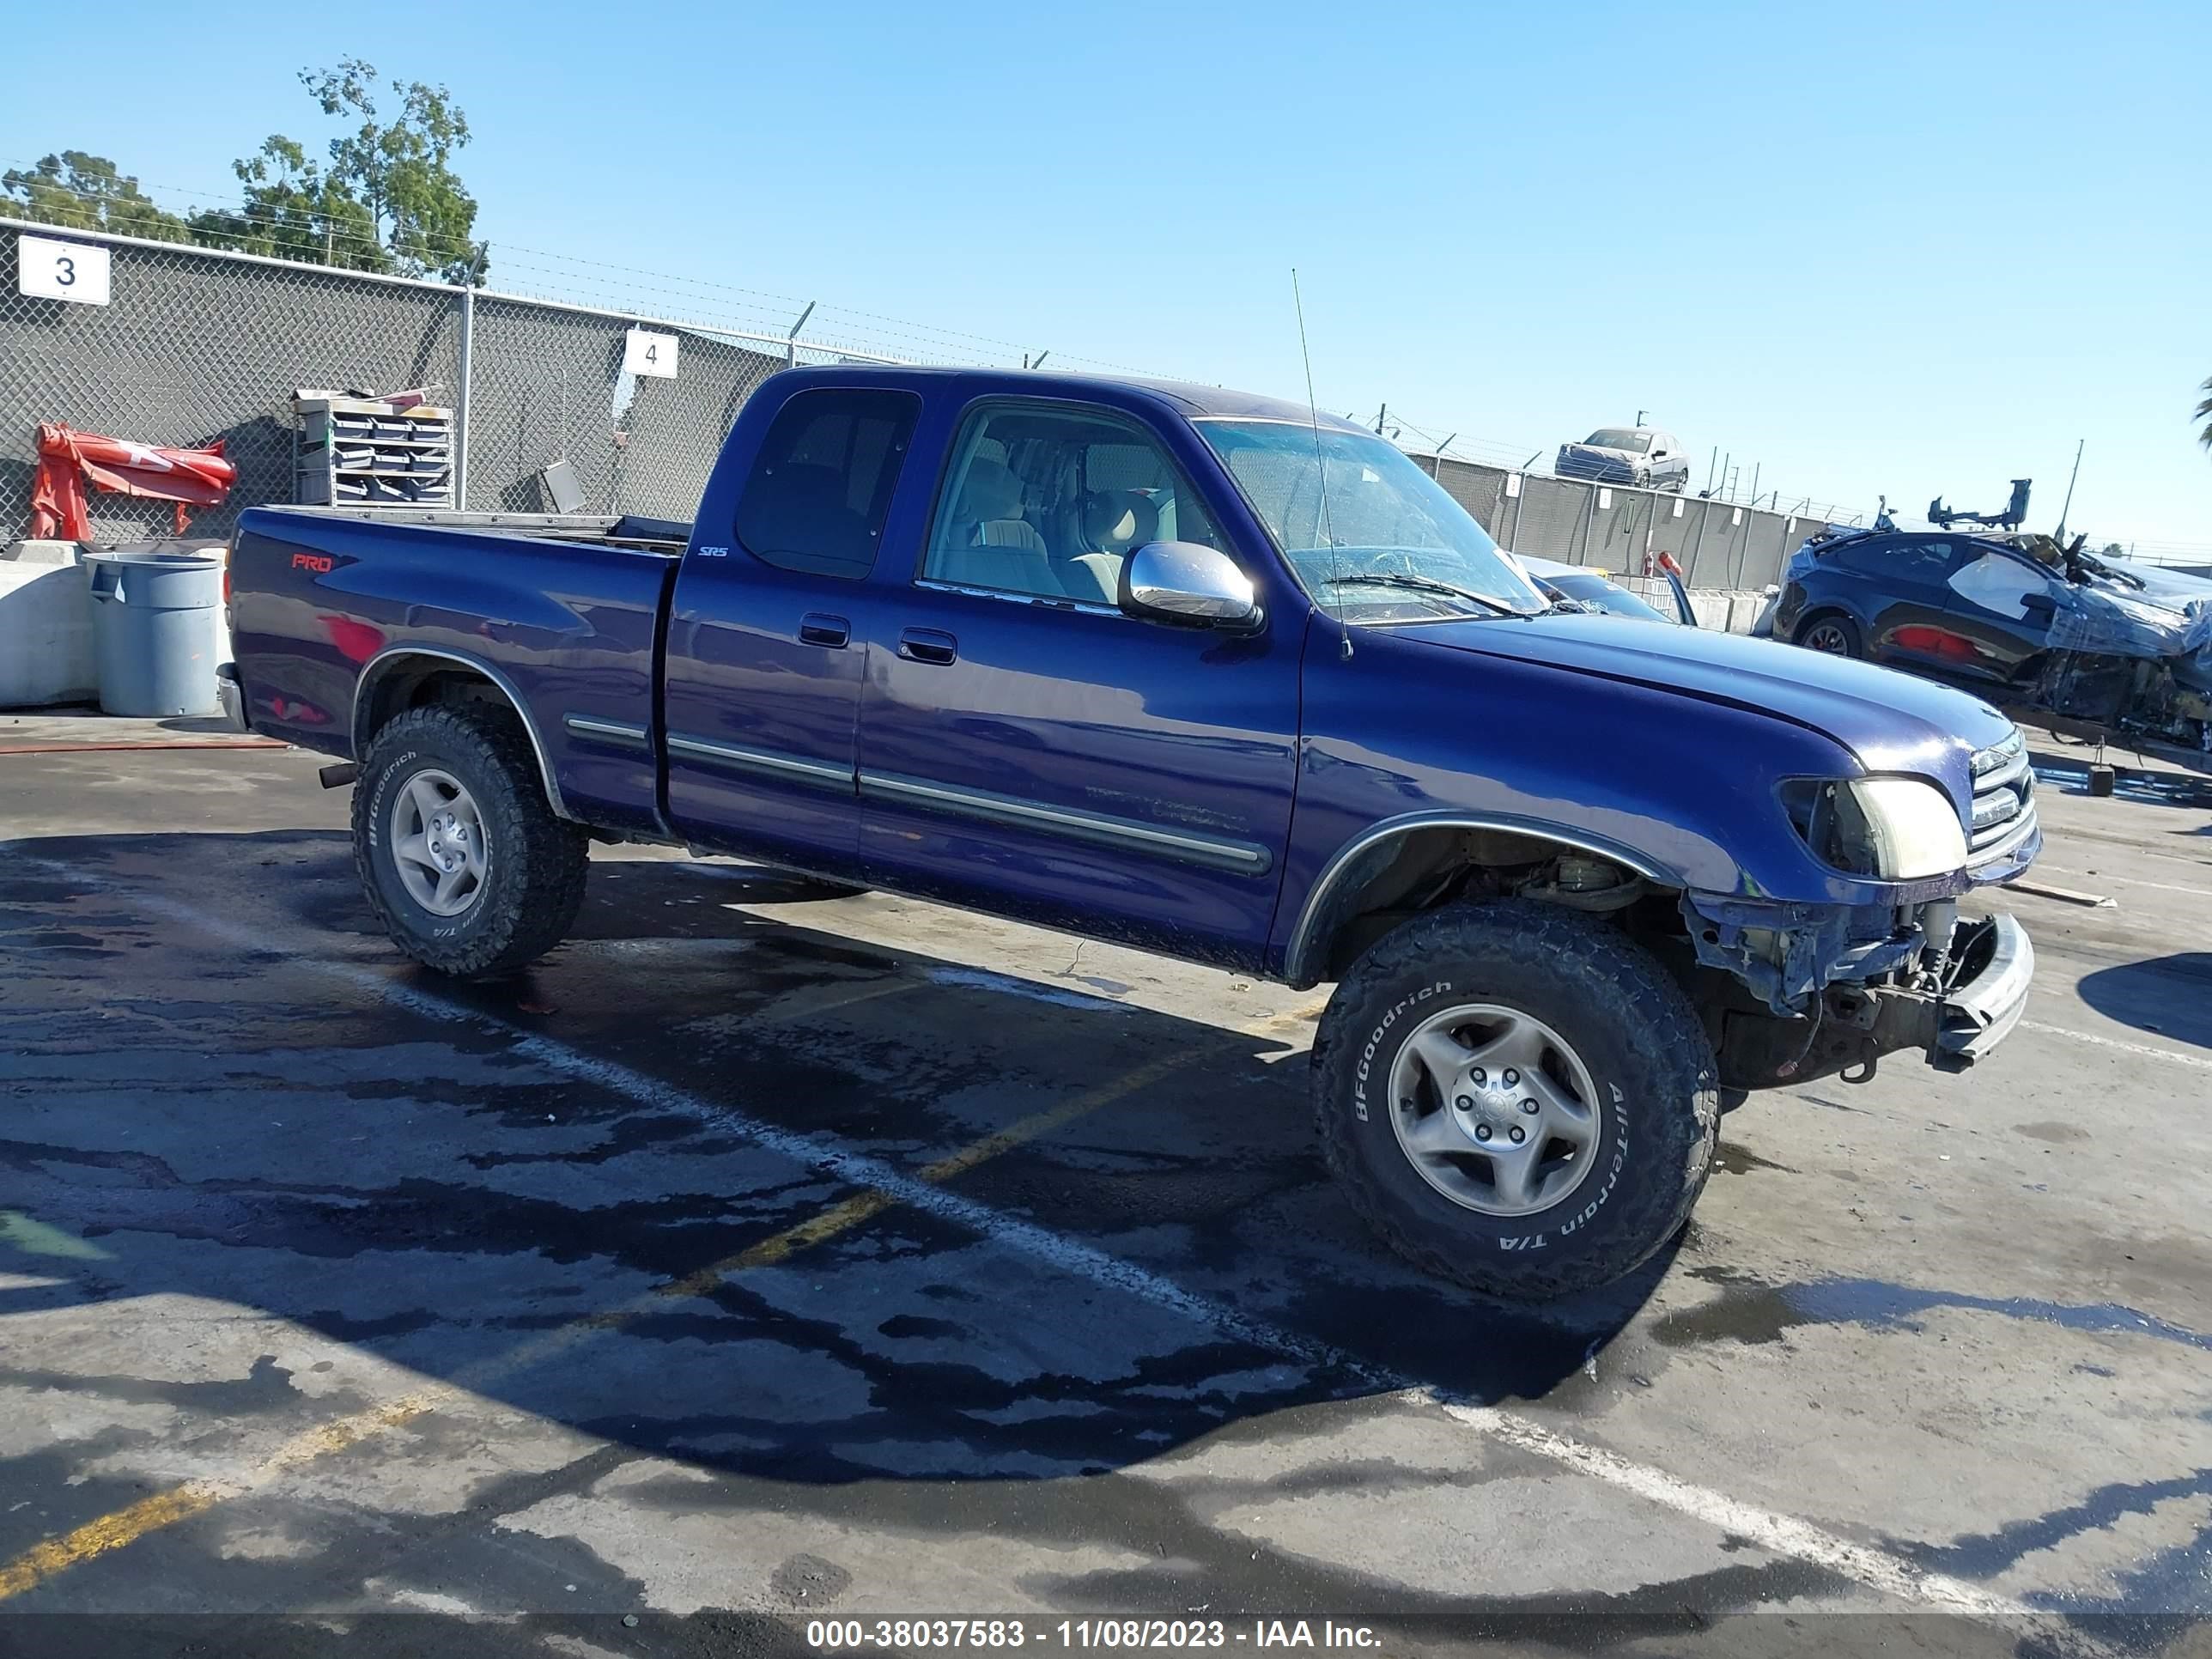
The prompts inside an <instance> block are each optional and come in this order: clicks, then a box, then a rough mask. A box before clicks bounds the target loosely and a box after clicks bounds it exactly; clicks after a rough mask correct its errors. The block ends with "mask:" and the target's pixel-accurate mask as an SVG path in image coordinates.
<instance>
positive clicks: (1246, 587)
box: [1115, 542, 1261, 633]
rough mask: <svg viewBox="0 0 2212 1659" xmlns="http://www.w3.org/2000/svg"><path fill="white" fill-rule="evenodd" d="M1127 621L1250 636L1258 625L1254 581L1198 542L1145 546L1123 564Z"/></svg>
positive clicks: (1121, 595) (1121, 598)
mask: <svg viewBox="0 0 2212 1659" xmlns="http://www.w3.org/2000/svg"><path fill="white" fill-rule="evenodd" d="M1115 601H1116V603H1117V604H1119V605H1120V606H1121V611H1122V613H1123V614H1124V615H1126V616H1131V617H1138V618H1139V619H1141V620H1142V621H1145V622H1158V623H1173V624H1176V625H1178V626H1181V627H1184V628H1214V629H1223V630H1225V631H1226V632H1229V633H1249V632H1251V631H1253V630H1254V629H1257V628H1258V627H1259V626H1260V623H1261V615H1260V602H1259V599H1257V597H1256V596H1255V594H1254V593H1253V592H1252V579H1251V578H1250V577H1249V576H1247V575H1246V574H1244V573H1243V571H1241V570H1239V569H1238V568H1237V566H1236V564H1235V563H1234V562H1232V561H1231V559H1230V557H1229V556H1228V555H1227V554H1225V553H1222V552H1219V551H1218V550H1215V549H1213V548H1211V547H1207V546H1206V545H1204V544H1201V543H1198V542H1146V544H1144V545H1143V546H1142V547H1139V548H1137V549H1135V550H1133V551H1132V552H1131V553H1130V554H1129V556H1128V557H1127V558H1125V559H1124V560H1122V561H1121V587H1120V592H1118V593H1117V594H1116V595H1115Z"/></svg>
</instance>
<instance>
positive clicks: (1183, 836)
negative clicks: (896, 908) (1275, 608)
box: [860, 399, 1300, 968]
mask: <svg viewBox="0 0 2212 1659" xmlns="http://www.w3.org/2000/svg"><path fill="white" fill-rule="evenodd" d="M1170 540H1181V541H1188V542H1201V543H1205V544H1208V545H1211V546H1214V547H1218V548H1221V549H1222V550H1224V551H1231V550H1230V549H1229V548H1228V547H1227V545H1226V543H1225V538H1223V537H1222V535H1221V532H1219V530H1218V527H1217V523H1216V520H1215V519H1214V516H1213V515H1212V513H1208V512H1207V510H1206V507H1205V505H1204V504H1203V503H1202V502H1201V501H1199V499H1198V498H1197V496H1196V495H1195V493H1194V491H1193V489H1191V488H1190V486H1189V484H1188V482H1187V481H1186V479H1185V477H1184V476H1183V474H1182V471H1181V470H1180V469H1178V468H1177V467H1176V466H1175V465H1173V463H1172V462H1171V461H1170V458H1169V456H1168V454H1167V453H1166V450H1165V448H1164V446H1163V445H1162V444H1161V443H1160V441H1158V438H1157V436H1156V435H1154V434H1152V432H1151V431H1150V430H1149V429H1147V428H1145V427H1143V426H1141V425H1139V423H1138V422H1136V421H1135V420H1134V419H1133V418H1132V417H1130V416H1126V415H1123V414H1121V413H1119V412H1117V411H1113V410H1106V409H1103V408H1099V407H1097V406H1094V405H1090V404H1072V403H1061V402H1044V401H1037V400H1006V399H1002V400H996V401H992V402H987V403H984V404H979V405H978V406H977V407H976V408H975V409H974V410H971V411H970V412H969V415H968V416H967V417H966V418H965V420H964V421H963V424H962V427H961V430H960V432H959V435H958V436H957V438H956V440H955V441H954V444H953V447H952V450H951V463H950V465H949V466H948V467H947V469H946V471H945V478H944V481H943V483H942V484H941V486H940V493H939V500H938V502H937V507H936V510H935V513H934V514H933V520H932V522H931V526H930V529H929V532H928V535H927V540H926V543H925V546H924V550H923V555H922V558H921V565H920V568H919V569H918V571H917V573H916V574H915V579H914V580H913V581H912V583H911V584H910V585H908V586H903V587H901V588H896V589H892V588H890V587H888V586H885V587H884V592H885V595H886V604H885V606H884V610H883V611H881V612H880V613H879V615H880V617H881V622H880V624H879V628H880V632H879V633H878V635H875V636H873V637H872V641H871V643H872V650H871V653H870V669H869V675H868V682H867V685H866V689H865V691H864V692H863V696H862V705H861V713H860V792H861V804H862V811H861V844H860V861H861V867H862V878H863V879H865V880H869V881H873V882H879V883H881V884H884V885H886V886H891V887H897V888H902V889H904V890H909V891H915V892H921V893H926V894H931V895H934V896H941V897H944V898H947V899H951V900H953V901H955V902H961V901H963V900H964V901H968V902H987V904H988V905H989V906H990V908H994V909H998V910H1000V911H1003V912H1006V913H1010V914H1013V915H1021V916H1024V917H1026V918H1027V919H1029V920H1032V921H1040V922H1043V923H1045V924H1047V925H1049V926H1055V927H1068V928H1071V929H1073V930H1075V931H1078V932H1081V933H1089V934H1092V935H1094V936H1101V937H1107V938H1113V939H1125V940H1127V941H1128V942H1131V943H1133V944H1141V945H1153V946H1161V947H1164V948H1167V949H1169V950H1171V951H1175V952H1176V954H1179V955H1184V956H1190V957H1202V958H1206V959H1209V960H1214V961H1218V962H1221V963H1225V964H1227V965H1232V966H1243V967H1247V968H1255V967H1256V966H1257V964H1258V963H1259V962H1260V960H1261V955H1262V953H1263V952H1264V951H1265V948H1266V944H1267V934H1268V930H1269V927H1270V924H1271V922H1272V921H1273V912H1274V905H1275V895H1276V891H1277V888H1278V885H1279V866H1280V864H1281V860H1282V855H1283V849H1284V844H1285V840H1286V838H1287V836H1288V834H1289V829H1290V813H1291V789H1292V785H1293V782H1294V781H1295V775H1296V744H1297V685H1298V657H1299V646H1300V640H1299V638H1298V629H1297V624H1296V623H1278V624H1275V625H1273V626H1271V627H1270V628H1269V629H1267V631H1265V632H1262V633H1261V634H1259V635H1255V636H1252V637H1249V638H1231V637H1230V636H1228V635H1222V634H1217V633H1212V632H1207V631H1205V630H1202V629H1186V628H1175V627H1168V626H1163V625H1160V624H1158V623H1147V622H1139V621H1136V620H1134V619H1133V618H1131V617H1126V616H1124V615H1122V614H1121V611H1119V610H1117V609H1116V608H1115V605H1114V603H1113V599H1114V595H1115V588H1116V584H1117V580H1118V577H1119V574H1120V569H1121V562H1122V560H1123V559H1124V558H1125V557H1126V556H1127V555H1128V553H1129V552H1130V551H1131V550H1133V549H1134V548H1136V547H1138V546H1140V545H1142V544H1145V543H1146V542H1151V541H1170Z"/></svg>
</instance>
